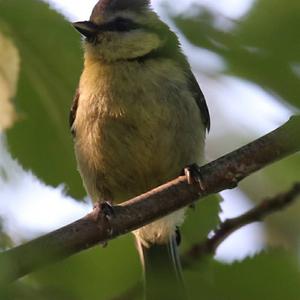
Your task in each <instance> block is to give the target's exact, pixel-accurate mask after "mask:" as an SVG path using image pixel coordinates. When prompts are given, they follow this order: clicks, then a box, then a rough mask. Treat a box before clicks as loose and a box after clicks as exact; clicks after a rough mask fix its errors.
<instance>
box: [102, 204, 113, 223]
mask: <svg viewBox="0 0 300 300" xmlns="http://www.w3.org/2000/svg"><path fill="white" fill-rule="evenodd" d="M100 209H101V211H102V212H103V214H104V215H105V217H106V218H107V219H108V220H111V219H112V218H113V217H115V210H114V207H113V206H112V205H111V204H110V202H107V201H105V202H102V203H100Z"/></svg>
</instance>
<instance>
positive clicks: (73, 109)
mask: <svg viewBox="0 0 300 300" xmlns="http://www.w3.org/2000/svg"><path fill="white" fill-rule="evenodd" d="M79 96H80V93H79V89H77V90H76V93H75V96H74V99H73V103H72V106H71V110H70V114H69V125H70V128H71V132H72V135H73V136H75V130H74V128H73V123H74V121H75V118H76V112H77V107H78V101H79Z"/></svg>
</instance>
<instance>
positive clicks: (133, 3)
mask: <svg viewBox="0 0 300 300" xmlns="http://www.w3.org/2000/svg"><path fill="white" fill-rule="evenodd" d="M149 4H150V0H100V1H98V3H97V4H96V5H95V7H94V9H93V12H92V15H91V20H93V19H94V18H96V17H97V16H99V15H103V14H105V13H107V12H117V11H122V10H131V11H135V12H140V11H142V10H144V9H145V8H147V7H148V6H149Z"/></svg>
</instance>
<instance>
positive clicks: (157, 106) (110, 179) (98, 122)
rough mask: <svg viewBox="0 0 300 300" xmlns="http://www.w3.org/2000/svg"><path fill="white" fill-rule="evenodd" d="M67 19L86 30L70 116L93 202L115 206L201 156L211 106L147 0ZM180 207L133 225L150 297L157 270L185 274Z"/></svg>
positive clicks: (111, 0) (105, 1)
mask: <svg viewBox="0 0 300 300" xmlns="http://www.w3.org/2000/svg"><path fill="white" fill-rule="evenodd" d="M73 26H74V27H75V29H76V30H77V31H79V33H80V34H81V35H82V38H83V50H84V66H83V71H82V74H81V77H80V80H79V86H78V88H77V90H76V93H75V97H74V100H73V104H72V106H71V110H70V120H69V121H70V127H71V132H72V135H73V140H74V149H75V156H76V160H77V165H78V170H79V173H80V175H81V177H82V180H83V184H84V187H85V189H86V191H87V193H88V195H89V196H90V198H91V199H92V200H93V202H95V203H96V202H100V203H107V202H108V203H112V204H114V205H117V204H119V203H122V202H124V201H126V200H128V199H131V198H133V197H135V196H138V195H140V194H142V193H145V192H147V191H149V190H151V189H153V188H155V187H157V186H159V185H161V184H163V183H165V182H167V181H169V180H171V179H174V178H176V177H177V176H179V175H180V174H182V172H183V170H185V168H186V167H187V166H191V165H193V164H194V163H196V164H198V165H199V164H201V163H202V162H203V159H204V146H205V138H206V135H207V132H208V131H209V129H210V115H209V110H208V106H207V103H206V100H205V98H204V95H203V93H202V91H201V89H200V87H199V85H198V83H197V81H196V79H195V76H194V75H193V73H192V71H191V66H190V64H189V63H188V60H187V58H186V56H185V55H184V54H183V51H182V48H181V45H180V42H179V39H178V37H177V35H176V34H175V33H174V32H173V31H172V30H171V29H170V27H169V26H168V25H167V24H166V23H164V22H163V21H162V20H161V19H160V17H159V16H158V15H157V13H156V12H155V11H154V10H153V8H152V6H151V2H150V0H100V1H98V2H97V3H96V5H95V7H94V8H93V11H92V13H91V16H90V19H89V20H88V21H80V22H75V23H73ZM185 214H186V208H184V209H180V210H178V211H176V212H174V213H171V214H169V215H168V216H166V217H163V218H161V219H159V220H156V221H154V222H152V223H151V224H148V225H146V226H143V227H142V228H139V229H137V230H135V231H134V232H133V233H134V235H135V238H136V243H137V245H138V249H139V253H140V256H141V259H142V263H143V266H144V269H145V278H146V290H148V294H149V295H150V296H149V297H148V299H160V298H158V297H157V296H155V292H153V291H151V288H150V286H151V282H152V281H155V279H156V281H157V278H160V280H164V278H165V277H168V276H169V277H170V278H172V276H173V277H174V278H175V279H176V282H181V280H182V275H181V271H180V261H179V259H178V250H177V248H178V247H177V242H178V241H177V240H178V234H176V232H178V231H177V228H178V227H179V226H180V225H181V224H182V223H183V221H184V218H185ZM155 266H156V267H155ZM164 266H165V267H164ZM147 271H148V273H147ZM148 274H152V275H148ZM172 274H173V275H172ZM165 281H166V280H165ZM167 284H168V283H167V282H166V286H167ZM174 285H177V284H173V283H172V284H170V287H174ZM178 285H180V284H179V283H178ZM152 289H153V290H154V288H153V287H152ZM165 290H168V289H165ZM151 293H152V294H151ZM160 293H161V291H160ZM146 294H147V292H146ZM151 295H152V296H151ZM161 299H168V298H167V297H164V298H163V297H161ZM172 299H177V298H176V297H175V298H172ZM178 299H183V298H182V297H179V298H178Z"/></svg>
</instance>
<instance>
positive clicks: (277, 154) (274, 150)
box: [0, 116, 300, 283]
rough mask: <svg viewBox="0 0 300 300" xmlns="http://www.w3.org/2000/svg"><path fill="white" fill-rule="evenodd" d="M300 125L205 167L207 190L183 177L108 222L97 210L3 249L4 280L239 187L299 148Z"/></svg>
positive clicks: (0, 278)
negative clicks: (249, 178)
mask: <svg viewBox="0 0 300 300" xmlns="http://www.w3.org/2000/svg"><path fill="white" fill-rule="evenodd" d="M299 128H300V116H297V117H293V118H291V119H290V120H289V121H288V122H287V123H286V124H284V125H283V126H281V127H279V128H278V129H276V130H274V131H273V132H271V133H269V134H267V135H265V136H264V137H262V138H260V139H258V140H256V141H254V142H252V143H250V144H248V145H246V146H244V147H242V148H240V149H238V150H236V151H233V152H231V153H229V154H227V155H225V156H223V157H221V158H219V159H217V160H216V161H213V162H211V163H209V164H207V165H205V166H203V167H201V168H200V171H201V174H202V178H203V180H202V182H203V186H204V187H205V188H204V189H203V190H201V189H200V187H199V185H196V184H194V185H189V184H188V182H187V178H186V177H185V176H180V177H178V178H177V179H174V180H173V181H170V182H168V183H166V184H164V185H162V186H160V187H158V188H155V189H154V190H152V191H150V192H148V193H145V194H143V195H140V196H138V197H136V198H133V199H131V200H129V201H127V202H125V203H122V204H121V205H119V206H116V207H115V216H114V217H113V218H112V219H111V220H109V221H108V220H107V218H106V217H105V216H104V214H102V213H101V212H97V211H93V212H92V213H90V214H88V215H87V216H85V217H84V218H82V219H80V220H78V221H76V222H74V223H72V224H70V225H67V226H65V227H62V228H60V229H58V230H56V231H54V232H51V233H49V234H46V235H44V236H42V237H40V238H37V239H35V240H33V241H31V242H28V243H26V244H24V245H21V246H19V247H16V248H13V249H11V250H8V251H6V252H3V253H2V254H1V255H0V265H1V270H0V282H2V283H5V282H10V281H13V280H15V279H17V278H20V277H22V276H24V275H26V274H28V273H30V272H33V271H35V270H37V269H39V268H41V267H43V266H45V265H47V264H49V263H53V262H57V261H59V260H62V259H64V258H66V257H68V256H71V255H73V254H75V253H78V252H79V251H82V250H84V249H87V248H90V247H92V246H94V245H95V244H99V243H105V242H106V241H108V240H111V239H113V238H116V237H117V236H120V235H122V234H125V233H128V232H130V231H132V230H135V229H137V228H139V227H141V226H144V225H146V224H148V223H151V222H152V221H154V220H156V219H158V218H160V217H163V216H165V215H167V214H169V213H171V212H174V211H176V210H178V209H180V208H183V207H185V206H188V205H190V204H192V203H193V202H195V201H196V200H198V199H200V198H203V197H205V196H207V195H209V194H213V193H218V192H220V191H222V190H225V189H230V188H234V187H236V185H237V183H238V182H239V181H240V180H242V179H243V178H245V177H246V176H248V175H250V174H251V173H253V172H255V171H257V170H260V169H261V168H263V167H265V166H267V165H268V164H271V163H273V162H275V161H278V160H280V159H282V158H284V157H286V156H288V155H290V154H293V153H295V152H298V151H300V138H299V135H300V134H299ZM8 270H9V272H8Z"/></svg>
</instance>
